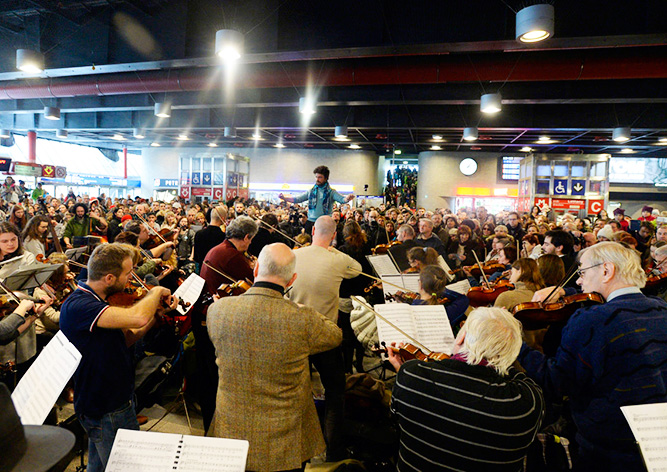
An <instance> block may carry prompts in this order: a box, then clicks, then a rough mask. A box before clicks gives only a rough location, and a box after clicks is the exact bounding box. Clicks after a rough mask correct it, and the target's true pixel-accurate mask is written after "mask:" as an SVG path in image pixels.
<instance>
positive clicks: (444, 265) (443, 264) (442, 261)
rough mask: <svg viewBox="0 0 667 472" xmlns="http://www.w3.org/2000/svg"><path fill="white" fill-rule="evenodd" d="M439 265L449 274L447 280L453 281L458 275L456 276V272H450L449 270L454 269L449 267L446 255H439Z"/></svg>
mask: <svg viewBox="0 0 667 472" xmlns="http://www.w3.org/2000/svg"><path fill="white" fill-rule="evenodd" d="M438 265H439V266H440V267H441V268H442V270H444V271H445V274H447V280H448V281H449V282H451V281H452V280H454V278H455V277H456V276H455V275H454V274H450V273H449V271H450V270H452V269H451V268H450V267H449V264H447V262H446V261H445V258H444V257H442V256H438Z"/></svg>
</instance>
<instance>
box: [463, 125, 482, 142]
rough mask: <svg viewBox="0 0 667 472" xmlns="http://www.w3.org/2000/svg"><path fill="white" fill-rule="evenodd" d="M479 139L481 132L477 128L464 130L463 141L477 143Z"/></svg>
mask: <svg viewBox="0 0 667 472" xmlns="http://www.w3.org/2000/svg"><path fill="white" fill-rule="evenodd" d="M478 137H479V130H478V129H477V127H476V126H472V127H469V128H464V129H463V139H464V140H466V141H476V140H477V138H478Z"/></svg>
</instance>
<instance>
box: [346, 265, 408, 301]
mask: <svg viewBox="0 0 667 472" xmlns="http://www.w3.org/2000/svg"><path fill="white" fill-rule="evenodd" d="M347 268H348V269H349V270H351V271H354V272H356V273H358V274H359V275H365V276H366V277H368V278H369V279H373V280H377V281H378V282H382V283H383V284H387V285H391V286H392V287H396V288H400V289H401V290H402V291H405V292H408V293H414V294H415V295H419V294H418V293H417V292H413V291H412V290H408V289H407V288H405V287H401V286H400V285H396V284H392V283H391V282H387V281H386V280H384V279H381V278H379V277H375V276H373V275H369V274H367V273H365V272H362V271H360V270H357V269H355V268H354V267H350V266H347Z"/></svg>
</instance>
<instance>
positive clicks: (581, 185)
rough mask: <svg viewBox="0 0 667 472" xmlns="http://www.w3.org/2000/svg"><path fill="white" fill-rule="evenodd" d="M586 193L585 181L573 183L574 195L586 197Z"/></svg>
mask: <svg viewBox="0 0 667 472" xmlns="http://www.w3.org/2000/svg"><path fill="white" fill-rule="evenodd" d="M585 193H586V181H585V180H573V181H572V195H584V194H585Z"/></svg>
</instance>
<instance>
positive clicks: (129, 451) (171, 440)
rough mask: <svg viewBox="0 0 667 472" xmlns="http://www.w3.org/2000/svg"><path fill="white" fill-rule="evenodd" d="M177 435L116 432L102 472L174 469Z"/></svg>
mask: <svg viewBox="0 0 667 472" xmlns="http://www.w3.org/2000/svg"><path fill="white" fill-rule="evenodd" d="M182 443H183V436H182V435H180V434H166V433H153V432H149V431H132V430H129V429H119V430H118V432H117V433H116V438H115V439H114V442H113V448H112V449H111V455H110V456H109V462H107V468H106V469H105V470H106V472H125V471H128V470H132V471H136V472H162V471H165V470H175V469H174V468H175V467H176V464H175V461H176V457H177V456H178V451H179V445H180V446H182Z"/></svg>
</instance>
